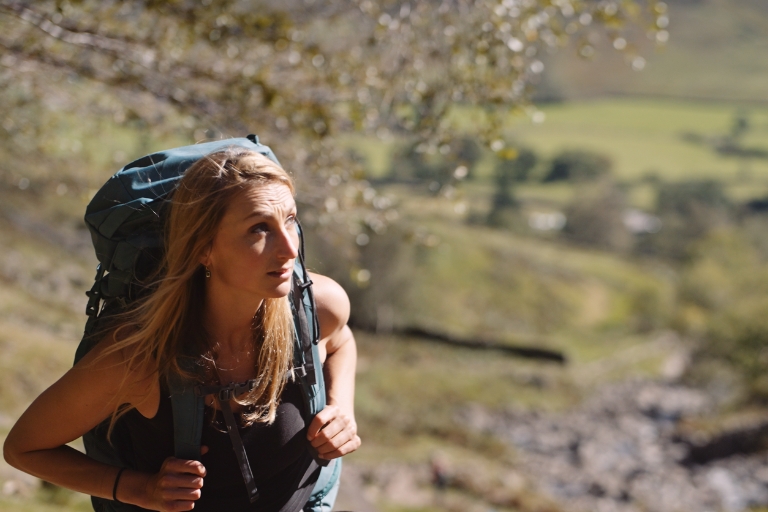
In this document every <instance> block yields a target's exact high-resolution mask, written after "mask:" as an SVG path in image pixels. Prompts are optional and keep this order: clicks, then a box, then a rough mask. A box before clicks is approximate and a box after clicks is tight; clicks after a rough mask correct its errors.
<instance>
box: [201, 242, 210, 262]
mask: <svg viewBox="0 0 768 512" xmlns="http://www.w3.org/2000/svg"><path fill="white" fill-rule="evenodd" d="M200 264H201V265H203V266H204V267H208V266H210V264H211V244H208V245H206V246H205V250H204V251H203V254H201V255H200Z"/></svg>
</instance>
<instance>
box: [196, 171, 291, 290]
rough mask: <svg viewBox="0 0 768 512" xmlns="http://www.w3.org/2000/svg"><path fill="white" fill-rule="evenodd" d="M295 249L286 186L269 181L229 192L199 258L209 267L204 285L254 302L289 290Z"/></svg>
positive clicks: (289, 195) (289, 196) (289, 191)
mask: <svg viewBox="0 0 768 512" xmlns="http://www.w3.org/2000/svg"><path fill="white" fill-rule="evenodd" d="M298 250H299V235H298V233H297V231H296V202H295V201H294V200H293V196H292V195H291V190H290V189H289V188H288V186H287V185H283V184H281V183H269V184H266V185H257V186H253V187H250V188H248V189H246V190H244V191H242V192H240V193H238V194H237V195H236V196H235V197H234V199H233V201H232V202H231V204H230V205H229V207H228V208H227V210H226V212H225V214H224V217H223V218H222V219H221V224H219V228H218V231H217V232H216V235H215V237H214V239H213V242H212V243H211V247H210V250H209V251H208V253H207V254H206V255H205V257H204V258H203V260H202V263H203V264H204V265H205V266H207V267H208V268H209V269H210V271H211V277H210V278H209V281H210V285H212V286H216V287H222V286H223V287H224V289H225V290H228V291H231V292H232V293H233V295H235V296H242V297H243V298H244V299H246V296H252V297H253V299H254V300H258V301H260V300H262V299H265V298H277V297H283V296H285V295H287V294H288V293H289V292H290V289H291V274H292V272H293V262H294V259H295V258H296V256H297V255H298ZM248 298H250V297H248Z"/></svg>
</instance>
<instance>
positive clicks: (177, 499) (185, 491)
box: [150, 457, 206, 512]
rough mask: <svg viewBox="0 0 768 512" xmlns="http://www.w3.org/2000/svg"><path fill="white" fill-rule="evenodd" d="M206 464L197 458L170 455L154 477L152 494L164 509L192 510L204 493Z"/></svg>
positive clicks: (173, 511)
mask: <svg viewBox="0 0 768 512" xmlns="http://www.w3.org/2000/svg"><path fill="white" fill-rule="evenodd" d="M205 475H206V470H205V466H203V465H202V464H201V463H200V462H198V461H196V460H183V459H177V458H174V457H168V458H167V459H165V461H164V462H163V465H162V467H161V469H160V472H159V473H158V474H157V475H155V477H154V478H153V479H152V485H151V487H152V489H151V491H150V494H151V495H152V496H153V497H154V499H153V501H154V502H155V503H157V504H158V506H159V510H162V511H169V512H175V511H182V510H192V509H193V508H194V506H195V501H196V500H198V499H200V496H201V495H202V491H201V489H202V487H203V477H205Z"/></svg>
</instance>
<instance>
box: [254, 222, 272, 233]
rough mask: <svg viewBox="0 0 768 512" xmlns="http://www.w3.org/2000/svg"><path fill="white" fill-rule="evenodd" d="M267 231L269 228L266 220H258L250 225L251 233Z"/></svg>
mask: <svg viewBox="0 0 768 512" xmlns="http://www.w3.org/2000/svg"><path fill="white" fill-rule="evenodd" d="M267 231H269V228H268V226H267V223H266V222H259V223H258V224H255V225H254V226H252V227H251V233H266V232H267Z"/></svg>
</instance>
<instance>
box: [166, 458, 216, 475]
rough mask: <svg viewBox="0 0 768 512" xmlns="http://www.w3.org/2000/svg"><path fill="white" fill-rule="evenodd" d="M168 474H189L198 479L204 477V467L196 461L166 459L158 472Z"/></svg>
mask: <svg viewBox="0 0 768 512" xmlns="http://www.w3.org/2000/svg"><path fill="white" fill-rule="evenodd" d="M164 471H165V472H169V473H182V474H190V475H195V476H199V477H204V476H205V473H206V471H205V466H203V464H202V463H201V462H199V461H196V460H185V459H177V458H175V457H168V458H167V459H165V461H164V462H163V466H162V467H161V468H160V472H161V473H162V472H164Z"/></svg>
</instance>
